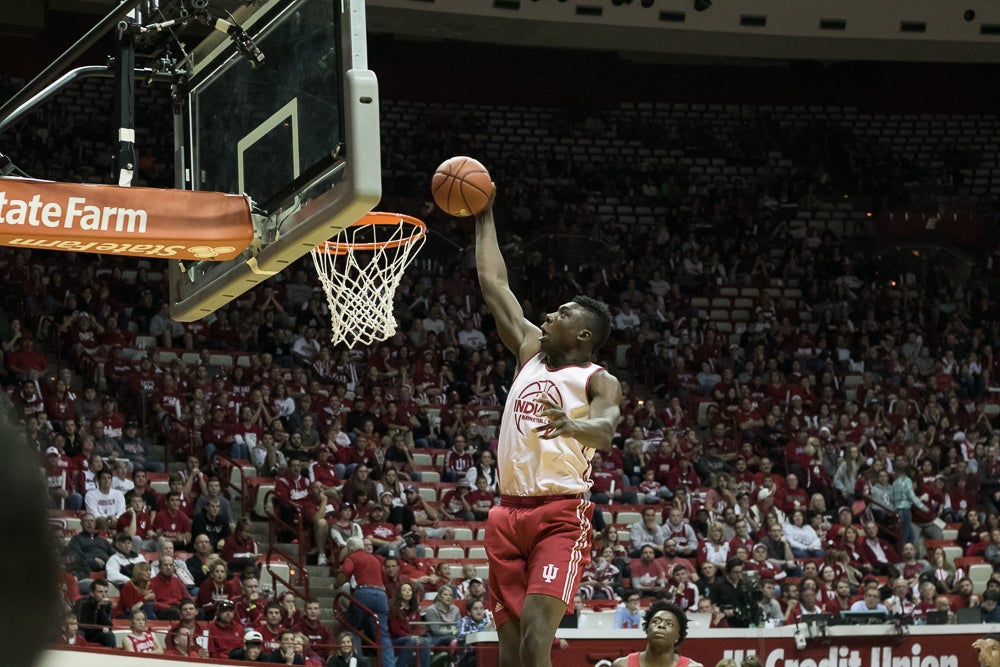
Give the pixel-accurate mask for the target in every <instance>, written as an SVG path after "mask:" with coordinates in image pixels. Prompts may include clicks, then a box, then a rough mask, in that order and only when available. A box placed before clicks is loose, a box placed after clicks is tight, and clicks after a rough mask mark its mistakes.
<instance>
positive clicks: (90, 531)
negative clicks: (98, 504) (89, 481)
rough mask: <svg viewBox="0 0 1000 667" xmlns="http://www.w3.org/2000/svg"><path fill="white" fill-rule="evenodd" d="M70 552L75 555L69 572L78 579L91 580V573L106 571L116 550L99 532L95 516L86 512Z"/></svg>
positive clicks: (81, 518) (71, 543) (70, 542)
mask: <svg viewBox="0 0 1000 667" xmlns="http://www.w3.org/2000/svg"><path fill="white" fill-rule="evenodd" d="M69 552H70V553H71V554H72V555H73V563H72V564H71V565H70V567H69V568H68V569H69V571H70V572H72V573H73V576H75V577H76V578H77V579H87V580H89V578H90V573H91V572H95V571H97V570H103V569H104V566H105V565H106V564H107V562H108V559H109V558H111V554H113V553H114V552H115V550H114V548H113V547H112V546H111V543H110V542H108V541H107V540H106V539H105V538H104V537H103V536H102V535H101V534H100V533H98V532H97V519H95V518H94V515H93V514H91V513H90V512H85V513H84V514H82V515H81V516H80V532H79V533H77V534H76V535H74V536H73V537H72V538H71V539H70V541H69ZM81 583H83V582H81Z"/></svg>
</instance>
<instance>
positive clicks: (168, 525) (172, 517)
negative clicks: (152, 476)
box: [153, 491, 191, 551]
mask: <svg viewBox="0 0 1000 667" xmlns="http://www.w3.org/2000/svg"><path fill="white" fill-rule="evenodd" d="M153 530H155V531H156V533H157V535H159V536H162V537H166V538H167V539H169V540H171V541H173V543H174V547H175V548H176V549H178V550H179V551H189V550H190V548H191V546H190V545H191V519H190V517H188V515H187V514H185V513H184V512H182V511H181V494H180V492H179V491H171V492H170V493H168V494H167V502H166V507H165V509H164V510H163V511H161V512H157V513H156V519H154V520H153Z"/></svg>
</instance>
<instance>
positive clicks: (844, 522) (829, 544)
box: [824, 505, 862, 549]
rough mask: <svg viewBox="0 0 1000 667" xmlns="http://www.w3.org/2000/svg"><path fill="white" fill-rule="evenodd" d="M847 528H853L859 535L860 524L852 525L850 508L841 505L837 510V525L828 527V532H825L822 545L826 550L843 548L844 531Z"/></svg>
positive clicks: (852, 515)
mask: <svg viewBox="0 0 1000 667" xmlns="http://www.w3.org/2000/svg"><path fill="white" fill-rule="evenodd" d="M848 526H854V527H855V528H856V529H857V531H858V532H859V533H860V532H861V530H862V529H861V525H860V524H856V523H854V514H853V513H852V512H851V508H850V507H848V506H847V505H843V506H841V507H840V508H838V509H837V523H835V524H833V525H832V526H830V530H828V531H827V532H826V538H825V540H824V545H825V546H826V548H827V549H831V548H836V549H843V548H844V531H845V530H846V529H847V527H848Z"/></svg>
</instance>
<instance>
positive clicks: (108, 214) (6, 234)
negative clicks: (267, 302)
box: [0, 178, 253, 260]
mask: <svg viewBox="0 0 1000 667" xmlns="http://www.w3.org/2000/svg"><path fill="white" fill-rule="evenodd" d="M252 239H253V220H252V218H251V217H250V200H249V199H248V198H247V197H246V196H244V195H226V194H221V193H218V192H194V191H191V190H160V189H156V188H123V187H119V186H117V185H82V184H76V183H52V182H50V181H35V180H27V179H20V178H3V179H0V245H5V246H22V247H28V248H40V249H44V250H62V251H65V252H92V253H98V254H104V255H132V256H133V257H163V258H168V259H210V260H226V259H232V258H233V257H236V256H237V255H239V254H240V253H241V252H243V250H245V249H246V247H247V246H248V245H250V241H251V240H252Z"/></svg>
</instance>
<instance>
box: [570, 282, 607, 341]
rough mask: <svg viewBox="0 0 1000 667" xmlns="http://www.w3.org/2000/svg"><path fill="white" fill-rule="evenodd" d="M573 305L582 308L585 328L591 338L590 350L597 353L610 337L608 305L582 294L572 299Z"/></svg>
mask: <svg viewBox="0 0 1000 667" xmlns="http://www.w3.org/2000/svg"><path fill="white" fill-rule="evenodd" d="M573 303H577V304H579V305H580V307H582V308H583V310H584V313H585V318H586V320H587V325H586V326H587V328H588V329H589V330H590V334H591V336H592V338H591V345H592V348H591V349H592V350H594V351H597V350H598V349H599V348H600V347H601V346H602V345H604V343H606V342H607V340H608V336H610V335H611V311H610V310H609V309H608V304H606V303H604V302H603V301H598V300H597V299H594V298H591V297H589V296H583V295H582V294H581V295H577V296H575V297H573Z"/></svg>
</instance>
